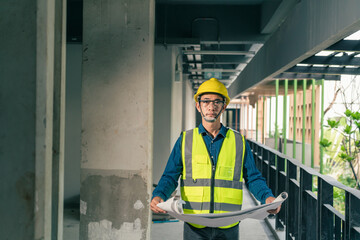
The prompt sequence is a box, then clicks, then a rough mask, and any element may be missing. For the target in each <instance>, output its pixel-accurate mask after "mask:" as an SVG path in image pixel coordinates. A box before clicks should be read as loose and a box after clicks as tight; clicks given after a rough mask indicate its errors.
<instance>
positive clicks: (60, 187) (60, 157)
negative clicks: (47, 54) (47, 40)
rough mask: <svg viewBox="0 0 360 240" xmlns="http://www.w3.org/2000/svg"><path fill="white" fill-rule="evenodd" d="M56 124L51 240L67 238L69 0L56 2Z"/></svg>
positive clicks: (54, 128) (54, 130)
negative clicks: (66, 152) (65, 172)
mask: <svg viewBox="0 0 360 240" xmlns="http://www.w3.org/2000/svg"><path fill="white" fill-rule="evenodd" d="M55 9H56V11H55V29H57V31H56V32H55V45H54V48H55V52H54V54H55V59H57V61H55V65H54V123H53V166H52V228H51V239H52V240H57V239H59V240H62V239H63V212H64V207H63V206H64V150H65V89H66V88H65V64H66V63H65V58H66V54H65V52H66V0H55Z"/></svg>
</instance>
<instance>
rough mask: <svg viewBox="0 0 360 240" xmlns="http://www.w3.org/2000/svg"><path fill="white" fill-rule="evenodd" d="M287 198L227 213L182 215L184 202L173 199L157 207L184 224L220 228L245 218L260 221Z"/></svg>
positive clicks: (280, 197) (285, 195)
mask: <svg viewBox="0 0 360 240" xmlns="http://www.w3.org/2000/svg"><path fill="white" fill-rule="evenodd" d="M287 197H288V194H287V193H286V192H282V193H281V194H280V195H279V196H278V197H277V198H276V199H275V200H274V201H273V202H272V203H268V204H263V205H259V206H256V207H252V208H247V209H244V210H241V211H235V212H227V213H206V214H184V213H183V209H182V205H183V204H184V203H185V202H184V201H182V200H181V199H178V198H175V197H172V198H170V199H168V200H167V201H166V202H162V203H158V204H157V206H158V207H159V208H161V209H163V210H165V211H167V212H168V214H169V215H170V216H172V217H175V218H177V219H179V220H182V221H184V222H189V223H195V224H199V225H203V226H207V227H222V226H227V225H230V224H233V223H235V222H239V221H242V220H244V219H246V218H253V219H258V220H262V219H264V218H266V217H267V216H268V215H269V213H268V212H267V211H268V210H272V209H276V208H277V207H279V206H280V205H281V204H282V203H283V202H284V201H285V200H286V199H287Z"/></svg>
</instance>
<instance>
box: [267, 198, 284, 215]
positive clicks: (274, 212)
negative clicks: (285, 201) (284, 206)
mask: <svg viewBox="0 0 360 240" xmlns="http://www.w3.org/2000/svg"><path fill="white" fill-rule="evenodd" d="M274 200H275V198H274V197H268V198H267V199H266V200H265V203H266V204H268V203H272V202H273V201H274ZM280 209H281V205H280V206H279V207H278V208H276V209H272V210H269V211H268V213H271V214H277V213H278V212H280Z"/></svg>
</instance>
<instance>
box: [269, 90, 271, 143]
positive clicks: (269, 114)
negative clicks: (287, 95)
mask: <svg viewBox="0 0 360 240" xmlns="http://www.w3.org/2000/svg"><path fill="white" fill-rule="evenodd" d="M269 99H270V100H269V138H270V136H271V97H269Z"/></svg>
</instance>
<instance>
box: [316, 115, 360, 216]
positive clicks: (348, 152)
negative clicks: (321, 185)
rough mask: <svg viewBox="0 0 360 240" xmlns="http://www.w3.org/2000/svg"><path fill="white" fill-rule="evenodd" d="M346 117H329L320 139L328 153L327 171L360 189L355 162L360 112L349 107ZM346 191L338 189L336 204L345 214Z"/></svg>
mask: <svg viewBox="0 0 360 240" xmlns="http://www.w3.org/2000/svg"><path fill="white" fill-rule="evenodd" d="M344 115H345V117H339V118H336V119H329V120H328V129H327V130H326V131H325V133H324V139H323V140H322V141H320V145H321V147H323V148H324V150H325V151H324V153H325V154H326V155H327V156H328V158H327V159H326V161H325V162H324V165H323V173H324V174H328V175H331V176H333V177H335V178H336V179H337V180H338V181H339V182H341V183H342V184H344V185H346V186H348V187H353V188H360V185H359V183H358V182H357V181H358V176H357V175H356V173H355V169H354V164H355V163H356V161H360V160H359V152H360V113H359V112H353V111H351V110H349V109H348V110H346V111H345V112H344ZM344 203H345V191H344V190H341V189H337V188H334V207H335V208H336V209H337V210H338V211H340V212H341V213H344V211H345V204H344Z"/></svg>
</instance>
